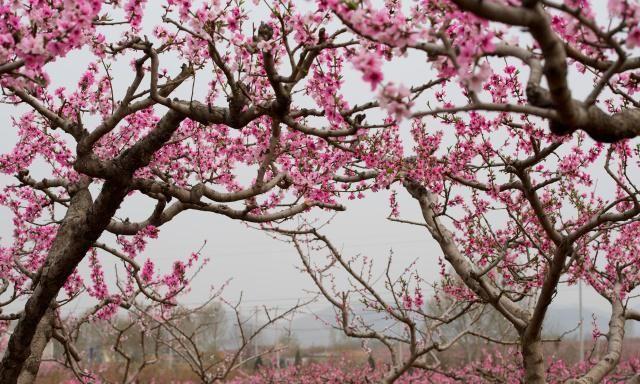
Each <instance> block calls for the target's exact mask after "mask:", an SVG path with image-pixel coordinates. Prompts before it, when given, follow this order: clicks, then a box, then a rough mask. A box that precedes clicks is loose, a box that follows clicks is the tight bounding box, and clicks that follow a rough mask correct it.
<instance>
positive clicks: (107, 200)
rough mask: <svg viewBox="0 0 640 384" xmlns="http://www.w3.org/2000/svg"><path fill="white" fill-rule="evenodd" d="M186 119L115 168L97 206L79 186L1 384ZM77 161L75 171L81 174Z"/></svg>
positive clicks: (177, 118) (170, 119) (14, 338)
mask: <svg viewBox="0 0 640 384" xmlns="http://www.w3.org/2000/svg"><path fill="white" fill-rule="evenodd" d="M184 119H185V117H184V116H183V115H182V114H179V113H177V112H174V111H169V112H167V113H166V114H165V115H164V116H163V117H162V119H160V121H159V122H158V124H157V125H156V127H155V129H154V130H153V131H151V132H150V133H149V134H148V135H147V136H146V137H144V138H143V139H141V140H140V141H139V142H137V143H136V144H135V145H133V146H132V147H130V148H129V149H127V150H125V151H124V152H123V153H122V154H121V155H120V156H118V157H117V158H116V159H114V160H113V161H112V162H111V167H112V168H114V169H117V170H119V172H118V174H115V175H113V176H112V178H111V179H109V180H107V181H105V183H104V185H103V187H102V189H101V191H100V194H99V195H98V197H97V198H96V200H95V202H94V201H92V198H91V194H90V193H89V189H88V186H86V185H85V186H80V187H78V190H77V191H75V193H73V194H72V197H71V202H70V203H69V208H68V210H67V212H66V215H65V217H64V219H63V220H62V223H61V225H60V228H59V229H58V233H57V234H56V238H55V240H54V241H53V244H52V246H51V249H50V250H49V254H48V255H47V259H46V261H45V263H44V265H43V267H42V270H41V272H40V274H39V276H38V277H37V278H36V279H35V281H34V289H33V293H32V295H31V297H29V300H27V303H26V304H25V308H24V311H23V312H22V315H21V316H20V319H18V324H17V325H16V327H15V329H14V332H13V334H12V335H11V338H10V339H9V344H8V345H7V350H6V351H5V354H4V357H3V358H2V363H1V365H0V378H1V379H2V384H15V383H16V382H17V380H18V376H19V375H20V372H21V370H22V368H23V367H24V364H25V361H26V360H27V358H28V357H29V353H30V345H31V341H32V340H33V337H34V335H35V333H36V328H37V326H38V324H39V323H40V320H41V319H42V317H43V316H44V315H45V312H46V310H47V308H49V305H50V303H51V302H52V301H53V300H55V298H56V296H57V295H58V292H59V291H60V289H61V288H62V287H63V285H64V283H65V282H66V281H67V278H68V277H69V276H70V275H71V274H72V273H73V271H74V270H75V268H76V267H77V266H78V264H79V263H80V261H82V259H83V258H84V256H85V255H86V253H87V252H88V251H89V249H90V248H91V247H92V246H93V244H94V242H95V241H96V240H98V238H99V237H100V235H101V234H102V233H103V232H104V230H105V228H106V227H107V226H108V225H109V222H110V221H111V218H112V217H113V215H114V214H115V213H116V211H117V210H118V208H119V207H120V204H121V203H122V201H123V200H124V198H125V197H126V195H127V193H128V192H129V190H130V184H131V180H132V177H133V173H134V172H135V171H136V170H137V169H139V168H142V167H144V166H146V165H148V164H149V162H150V161H151V157H152V155H153V154H154V153H155V152H156V151H157V150H158V149H160V148H161V147H162V146H163V145H164V143H166V142H167V141H168V140H169V139H170V138H171V136H172V135H173V132H175V130H176V129H177V128H178V126H179V125H180V123H181V122H182V121H183V120H184ZM81 162H82V159H78V160H77V163H76V167H77V168H81V167H82V164H79V163H81Z"/></svg>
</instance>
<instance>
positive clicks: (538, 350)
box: [520, 333, 546, 384]
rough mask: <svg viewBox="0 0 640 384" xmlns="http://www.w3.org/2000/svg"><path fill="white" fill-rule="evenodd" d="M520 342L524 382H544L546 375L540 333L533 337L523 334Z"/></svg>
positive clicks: (532, 383)
mask: <svg viewBox="0 0 640 384" xmlns="http://www.w3.org/2000/svg"><path fill="white" fill-rule="evenodd" d="M520 342H521V348H522V361H523V364H524V382H525V383H527V384H544V383H545V382H546V381H545V380H546V379H545V376H546V375H545V368H544V352H543V350H542V340H541V339H540V333H538V334H537V335H536V336H535V337H533V338H528V337H526V336H522V337H521V338H520Z"/></svg>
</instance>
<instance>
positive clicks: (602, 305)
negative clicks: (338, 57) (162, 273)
mask: <svg viewBox="0 0 640 384" xmlns="http://www.w3.org/2000/svg"><path fill="white" fill-rule="evenodd" d="M154 3H155V2H149V4H148V5H147V8H148V11H149V12H148V15H147V16H146V18H145V26H146V28H149V26H151V25H154V24H155V23H157V21H158V16H159V12H160V11H159V5H155V4H157V3H155V4H154ZM258 18H259V16H258ZM152 19H155V20H152ZM257 23H258V22H257ZM257 23H256V24H257ZM90 60H91V56H90V55H88V54H86V53H83V52H80V53H73V54H71V55H69V57H68V58H65V59H62V60H59V61H58V62H57V63H54V64H53V65H51V70H50V71H49V73H50V74H51V77H52V80H53V84H52V87H53V88H55V87H56V86H59V85H63V84H66V85H68V86H70V87H73V86H74V84H75V83H76V82H77V80H78V78H79V77H80V75H81V74H82V73H83V72H84V70H85V69H86V66H87V64H88V63H89V62H90ZM421 60H422V59H419V58H416V57H415V56H412V57H410V58H408V59H406V60H403V61H402V62H401V63H398V62H394V64H393V66H391V65H387V67H386V76H387V79H391V78H392V79H393V81H394V82H397V83H403V82H404V83H407V84H416V83H418V82H419V78H424V79H427V78H428V76H429V73H428V71H427V70H426V66H425V65H424V64H423V63H422V61H421ZM161 65H164V66H166V63H162V64H161ZM176 66H179V64H178V63H176ZM347 68H348V69H349V70H350V69H351V67H350V66H349V65H347ZM112 75H113V76H114V77H115V78H116V81H117V82H120V83H121V85H124V84H127V83H128V81H129V79H130V78H131V77H132V72H131V70H130V68H129V63H128V62H127V61H125V60H121V63H120V64H118V65H116V66H115V67H114V68H113V71H112ZM207 82H208V80H207V81H204V80H202V83H203V84H206V83H207ZM588 85H589V84H587V86H588ZM346 89H347V90H351V93H352V95H353V97H354V98H355V99H357V98H360V99H361V100H367V99H368V98H370V97H371V92H370V91H369V89H370V88H369V87H368V85H365V84H363V83H362V82H361V81H360V79H359V75H358V74H355V73H353V72H352V71H350V72H349V73H348V76H347V86H346ZM123 90H124V88H122V89H121V92H122V91H123ZM116 98H118V97H116ZM0 108H1V109H0V116H1V118H2V121H4V122H5V128H4V130H3V134H2V140H0V151H1V152H6V151H9V150H10V148H11V147H12V145H13V143H14V142H15V138H16V137H15V131H14V129H13V128H11V127H10V125H9V118H10V116H12V115H17V114H16V109H15V108H14V107H10V106H1V107H0ZM36 172H37V170H36ZM6 182H13V180H11V181H8V180H7V179H6V178H3V179H0V183H6ZM367 195H368V196H367V198H366V199H364V200H355V201H346V202H345V204H346V206H347V208H348V209H347V211H346V212H343V213H340V214H338V216H337V218H336V219H335V220H334V222H333V223H332V224H331V225H330V226H329V227H328V228H327V230H326V231H325V232H326V233H327V234H329V235H330V238H331V239H332V240H333V241H334V242H335V243H336V244H339V245H342V246H343V249H344V251H345V253H347V254H355V253H361V254H365V255H368V256H372V257H374V258H375V259H376V260H377V265H379V266H380V267H382V266H383V265H384V264H385V260H386V256H387V255H388V254H389V250H390V249H393V251H394V255H395V256H394V260H395V262H394V268H395V269H396V271H399V270H402V269H403V268H404V267H406V266H407V265H408V264H410V263H411V262H412V261H413V260H415V259H418V260H419V261H418V263H417V267H418V268H419V271H420V273H421V275H422V277H423V278H425V279H427V280H429V281H436V280H437V279H438V265H437V257H438V256H440V255H441V252H440V249H439V248H438V247H437V245H436V243H435V242H434V241H433V240H432V239H431V238H430V236H429V235H428V234H427V233H426V231H425V230H424V229H423V228H420V227H416V226H410V225H405V224H398V223H392V222H389V221H387V220H386V219H385V218H386V217H387V215H388V213H389V207H388V193H387V192H380V193H377V194H373V193H368V194H367ZM398 197H399V201H400V208H401V212H402V213H403V214H406V216H408V217H410V218H411V217H413V218H416V219H417V218H418V216H417V215H418V209H417V204H416V203H415V202H414V201H413V200H412V199H411V198H409V197H408V195H407V194H406V192H404V191H403V190H402V189H399V196H398ZM0 209H1V210H0V214H1V215H2V217H3V218H4V220H0V236H1V237H2V238H3V241H8V240H9V239H10V237H11V227H10V225H11V223H10V218H9V215H8V211H7V210H6V209H4V208H0ZM124 211H125V212H124V213H119V215H120V216H126V215H127V214H131V216H132V217H133V216H146V215H147V214H148V211H146V210H145V211H144V212H142V211H140V209H139V208H136V207H132V206H131V204H129V205H125V206H124ZM5 239H6V240H5ZM205 240H206V241H207V246H206V247H205V248H204V250H203V255H204V256H206V257H209V258H210V259H211V262H210V263H209V265H207V266H206V267H205V270H204V271H203V272H202V273H201V274H200V276H199V277H198V278H197V279H196V280H195V281H194V284H193V286H192V291H191V293H189V294H188V296H187V298H186V299H185V303H187V304H195V303H198V302H202V301H203V300H205V299H206V298H207V297H208V295H209V292H210V287H211V286H216V287H218V286H220V285H221V284H222V283H223V282H224V281H226V280H227V279H229V278H232V279H233V280H232V281H231V284H230V285H229V286H228V287H227V288H226V290H225V295H224V296H225V297H226V298H227V299H229V300H234V299H236V298H237V297H238V296H239V294H240V292H241V291H242V292H243V293H244V303H245V305H246V306H247V307H253V306H254V305H262V304H264V305H267V306H270V307H273V306H282V307H284V306H287V305H291V304H294V303H295V299H296V298H299V297H302V296H305V297H306V296H308V295H307V294H306V293H305V290H308V289H313V285H312V282H311V280H310V279H309V278H308V277H307V276H306V275H304V274H302V273H301V272H299V271H298V270H297V269H296V267H297V266H299V265H300V262H299V260H298V256H297V254H296V252H295V251H294V250H293V248H292V247H290V246H289V245H287V244H283V243H280V242H278V241H275V240H273V239H271V238H269V236H267V235H266V234H264V233H262V232H260V231H258V230H254V229H247V228H246V227H245V225H244V224H242V223H241V222H238V221H233V220H230V219H228V218H226V217H223V216H219V215H214V214H208V213H200V212H187V213H183V214H181V215H179V216H178V217H177V218H176V219H174V220H173V221H171V222H169V223H167V224H165V225H163V226H162V227H161V231H160V237H159V239H158V240H155V241H152V242H151V243H150V245H149V246H148V248H147V250H146V252H145V254H144V255H143V257H147V256H148V257H150V258H152V259H153V260H154V261H155V262H156V265H157V266H159V267H160V268H161V269H164V270H168V268H169V267H170V265H171V263H172V261H173V260H175V259H177V258H183V257H185V256H186V255H188V254H189V253H190V252H192V251H195V250H197V249H199V248H200V247H201V245H202V243H203V241H205ZM85 263H86V262H85ZM85 269H86V268H85ZM108 274H109V272H108V271H107V275H108ZM85 276H88V275H87V274H85ZM577 298H578V289H577V286H573V287H567V286H562V287H560V292H559V294H558V296H557V297H556V300H555V304H554V305H556V306H574V305H577ZM585 298H586V300H585V301H586V306H587V307H591V308H597V309H598V310H603V311H606V310H607V308H608V305H607V303H606V302H605V301H604V300H603V299H602V298H600V296H598V295H596V294H594V293H593V292H591V291H590V290H586V293H585ZM90 304H91V301H87V300H77V302H76V303H75V304H74V305H76V308H77V309H82V308H86V307H88V306H89V305H90ZM326 306H327V305H326V303H319V304H314V305H313V306H312V309H320V308H322V307H326ZM71 308H73V307H71ZM71 308H70V309H71ZM585 317H586V318H587V319H589V317H590V315H589V314H586V316H585Z"/></svg>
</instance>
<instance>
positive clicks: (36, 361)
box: [18, 308, 53, 384]
mask: <svg viewBox="0 0 640 384" xmlns="http://www.w3.org/2000/svg"><path fill="white" fill-rule="evenodd" d="M52 323H53V310H52V309H51V308H49V309H48V310H47V312H45V315H44V317H43V318H42V320H41V321H40V324H38V327H37V328H36V333H35V334H34V336H33V340H32V341H31V347H30V351H29V357H28V358H27V360H26V361H25V363H24V368H23V369H22V372H21V373H20V376H18V384H33V383H35V381H36V377H38V370H39V369H40V362H41V361H42V353H43V352H44V350H45V348H46V347H47V345H48V344H49V341H50V340H51V336H52V335H53V325H52Z"/></svg>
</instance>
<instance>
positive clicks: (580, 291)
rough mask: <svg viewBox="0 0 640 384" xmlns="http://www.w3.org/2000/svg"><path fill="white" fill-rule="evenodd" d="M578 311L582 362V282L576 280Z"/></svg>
mask: <svg viewBox="0 0 640 384" xmlns="http://www.w3.org/2000/svg"><path fill="white" fill-rule="evenodd" d="M578 308H579V309H578V310H579V312H580V361H581V362H582V361H584V316H583V315H582V280H578Z"/></svg>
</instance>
